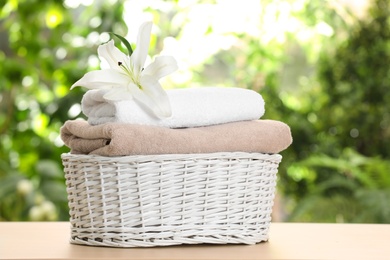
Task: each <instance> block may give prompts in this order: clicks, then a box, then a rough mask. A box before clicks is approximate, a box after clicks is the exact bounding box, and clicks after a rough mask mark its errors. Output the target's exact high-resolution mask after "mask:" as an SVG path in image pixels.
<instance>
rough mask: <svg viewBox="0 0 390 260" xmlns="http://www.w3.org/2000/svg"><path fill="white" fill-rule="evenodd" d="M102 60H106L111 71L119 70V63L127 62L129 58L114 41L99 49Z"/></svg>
mask: <svg viewBox="0 0 390 260" xmlns="http://www.w3.org/2000/svg"><path fill="white" fill-rule="evenodd" d="M97 52H98V55H99V58H100V59H102V58H103V59H104V60H105V61H107V63H108V64H109V65H110V68H111V69H119V65H118V62H122V63H123V62H125V61H126V59H128V57H127V56H126V55H125V54H124V53H123V52H121V51H120V50H119V49H118V48H117V47H115V45H114V40H111V41H109V42H107V43H104V44H102V45H100V46H99V47H98V50H97Z"/></svg>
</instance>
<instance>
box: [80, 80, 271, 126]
mask: <svg viewBox="0 0 390 260" xmlns="http://www.w3.org/2000/svg"><path fill="white" fill-rule="evenodd" d="M105 93H106V91H104V90H89V91H87V92H86V93H85V95H84V97H83V99H82V101H81V103H82V111H83V113H84V114H85V115H86V116H87V117H88V122H89V123H90V124H91V125H99V124H104V123H107V122H120V123H130V124H140V125H154V126H163V127H168V128H184V127H199V126H208V125H217V124H223V123H229V122H237V121H247V120H256V119H259V118H261V117H262V116H263V115H264V100H263V98H262V96H261V95H260V94H259V93H257V92H255V91H253V90H248V89H241V88H222V87H204V88H186V89H173V90H168V91H167V94H168V96H169V100H170V102H171V107H172V116H171V117H170V118H166V119H158V118H157V117H155V116H154V115H153V114H152V113H150V112H148V110H144V109H143V107H141V106H142V104H139V103H137V101H135V100H124V101H109V100H105V99H104V98H103V95H104V94H105Z"/></svg>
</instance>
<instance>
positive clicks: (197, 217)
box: [62, 152, 282, 247]
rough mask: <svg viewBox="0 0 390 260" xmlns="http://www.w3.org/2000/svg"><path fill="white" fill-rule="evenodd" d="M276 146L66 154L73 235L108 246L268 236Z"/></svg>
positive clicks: (79, 240)
mask: <svg viewBox="0 0 390 260" xmlns="http://www.w3.org/2000/svg"><path fill="white" fill-rule="evenodd" d="M281 158H282V157H281V156H280V155H279V154H273V155H268V154H260V153H242V152H238V153H212V154H174V155H169V154H167V155H149V156H146V155H144V156H125V157H101V156H92V155H74V154H63V155H62V161H63V164H64V169H65V177H66V185H67V192H68V199H69V208H70V223H71V243H75V244H84V245H92V246H110V247H148V246H168V245H177V244H199V243H211V244H227V243H234V244H254V243H258V242H261V241H266V240H268V230H269V225H270V222H271V212H272V205H273V198H274V194H275V185H276V174H277V168H278V165H279V162H280V161H281Z"/></svg>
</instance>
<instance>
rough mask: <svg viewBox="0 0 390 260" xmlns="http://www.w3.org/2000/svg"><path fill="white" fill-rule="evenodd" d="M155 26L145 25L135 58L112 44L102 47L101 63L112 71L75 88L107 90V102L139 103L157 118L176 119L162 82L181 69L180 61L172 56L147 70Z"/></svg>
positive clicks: (93, 76) (96, 74)
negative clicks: (131, 100) (131, 101)
mask: <svg viewBox="0 0 390 260" xmlns="http://www.w3.org/2000/svg"><path fill="white" fill-rule="evenodd" d="M151 31H152V22H146V23H143V24H142V25H141V27H140V29H139V31H138V37H137V45H136V48H135V50H134V52H133V53H132V54H131V56H128V55H126V54H124V53H122V52H121V51H120V50H119V49H118V48H116V47H115V45H114V40H111V41H109V42H107V43H105V44H102V45H100V46H99V47H98V55H99V58H100V59H104V60H106V61H107V63H108V64H109V66H110V68H108V69H101V70H96V71H91V72H88V73H86V74H85V75H84V76H83V77H82V78H81V79H80V80H78V81H77V82H76V83H74V84H73V85H72V87H71V89H72V88H74V87H76V86H82V87H86V88H88V89H107V90H108V91H107V93H106V94H105V95H104V98H105V99H107V100H113V101H119V100H125V99H133V98H134V99H135V100H136V101H138V102H140V103H141V104H142V105H144V106H146V107H147V108H149V109H150V110H151V111H152V112H153V113H154V114H155V115H156V116H157V117H159V118H166V117H170V116H171V115H172V111H171V105H170V102H169V98H168V95H167V93H166V92H165V91H164V90H163V88H162V86H161V84H160V83H159V79H161V78H162V77H164V76H166V75H168V74H170V73H172V72H174V71H176V70H177V69H178V66H177V62H176V60H175V59H174V58H173V57H171V56H159V57H156V58H155V60H154V61H153V62H152V63H151V64H149V65H148V66H147V67H146V68H144V64H145V60H146V57H147V55H148V49H149V44H150V34H151Z"/></svg>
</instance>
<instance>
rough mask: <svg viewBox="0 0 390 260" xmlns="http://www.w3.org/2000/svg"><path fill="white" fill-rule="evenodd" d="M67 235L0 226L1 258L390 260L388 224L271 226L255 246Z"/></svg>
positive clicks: (52, 229) (59, 228) (55, 226)
mask: <svg viewBox="0 0 390 260" xmlns="http://www.w3.org/2000/svg"><path fill="white" fill-rule="evenodd" d="M69 236H70V224H69V223H68V222H0V259H149V260H150V259H172V260H174V259H181V260H185V259H354V260H355V259H390V224H382V225H380V224H316V223H272V224H271V229H270V239H269V241H268V242H262V243H259V244H256V245H184V246H168V247H153V248H107V247H92V246H81V245H73V244H70V243H69Z"/></svg>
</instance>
